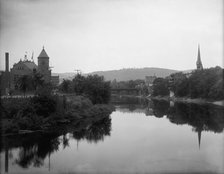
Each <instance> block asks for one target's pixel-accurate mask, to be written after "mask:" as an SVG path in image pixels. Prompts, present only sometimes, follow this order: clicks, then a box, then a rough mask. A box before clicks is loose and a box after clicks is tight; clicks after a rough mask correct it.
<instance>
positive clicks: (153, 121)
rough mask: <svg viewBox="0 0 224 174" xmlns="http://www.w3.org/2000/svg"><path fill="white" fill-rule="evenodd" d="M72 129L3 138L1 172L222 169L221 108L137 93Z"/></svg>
mask: <svg viewBox="0 0 224 174" xmlns="http://www.w3.org/2000/svg"><path fill="white" fill-rule="evenodd" d="M113 103H114V105H115V107H116V110H115V111H114V112H113V113H112V114H111V115H110V118H106V119H103V120H100V121H97V122H95V123H94V124H93V125H91V126H85V127H84V128H77V129H76V130H75V131H73V132H68V133H63V134H62V135H61V134H58V133H49V134H47V135H46V134H40V133H38V134H32V135H26V136H20V137H18V136H17V137H11V138H10V137H9V138H4V139H3V141H7V142H6V143H5V145H4V146H1V173H16V174H18V173H50V174H51V173H66V174H67V173H68V174H72V173H144V174H145V173H203V174H204V173H224V133H223V129H224V116H223V108H220V107H216V106H211V105H196V104H181V103H175V104H173V103H167V102H165V101H162V102H161V101H160V102H159V101H147V100H143V99H138V98H122V97H121V98H116V99H113Z"/></svg>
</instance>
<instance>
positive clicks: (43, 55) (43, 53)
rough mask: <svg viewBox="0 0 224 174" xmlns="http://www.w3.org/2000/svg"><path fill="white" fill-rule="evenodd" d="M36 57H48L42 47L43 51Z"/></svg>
mask: <svg viewBox="0 0 224 174" xmlns="http://www.w3.org/2000/svg"><path fill="white" fill-rule="evenodd" d="M38 57H41V58H49V56H48V55H47V53H46V51H45V49H44V47H43V49H42V51H41V53H40V55H39V56H38Z"/></svg>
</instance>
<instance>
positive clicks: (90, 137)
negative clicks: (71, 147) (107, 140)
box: [73, 117, 111, 143]
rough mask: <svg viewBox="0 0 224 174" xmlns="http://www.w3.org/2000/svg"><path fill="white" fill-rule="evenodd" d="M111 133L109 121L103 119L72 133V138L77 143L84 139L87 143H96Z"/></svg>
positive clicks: (106, 118)
mask: <svg viewBox="0 0 224 174" xmlns="http://www.w3.org/2000/svg"><path fill="white" fill-rule="evenodd" d="M110 131H111V119H110V118H109V117H105V118H103V119H101V120H98V121H93V122H92V123H91V124H90V125H88V126H87V127H86V129H80V130H76V131H74V132H73V137H74V138H75V139H76V140H77V141H79V140H81V139H86V140H87V141H89V142H94V143H97V142H98V141H103V140H104V137H105V136H109V135H110Z"/></svg>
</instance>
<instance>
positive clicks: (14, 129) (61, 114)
mask: <svg viewBox="0 0 224 174" xmlns="http://www.w3.org/2000/svg"><path fill="white" fill-rule="evenodd" d="M1 111H2V113H3V116H2V119H1V128H0V129H1V130H0V131H1V135H2V136H7V135H13V134H14V135H15V134H28V133H32V132H48V131H54V130H58V129H61V128H63V127H69V126H71V127H72V126H75V125H76V124H77V123H80V122H83V121H84V122H88V123H91V122H94V121H96V120H101V119H103V118H105V117H109V115H110V114H111V112H112V111H114V107H113V106H111V105H107V104H95V105H93V104H92V102H91V101H90V100H89V99H88V98H86V97H83V96H67V97H63V96H50V97H34V98H16V99H15V98H11V99H3V100H2V102H1ZM63 129H64V128H63Z"/></svg>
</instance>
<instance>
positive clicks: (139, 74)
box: [53, 68, 178, 82]
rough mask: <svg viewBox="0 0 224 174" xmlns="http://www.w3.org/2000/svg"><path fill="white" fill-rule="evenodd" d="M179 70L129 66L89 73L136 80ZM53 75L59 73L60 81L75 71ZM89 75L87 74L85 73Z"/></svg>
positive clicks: (124, 79) (118, 79)
mask: <svg viewBox="0 0 224 174" xmlns="http://www.w3.org/2000/svg"><path fill="white" fill-rule="evenodd" d="M175 72H178V71H176V70H171V69H163V68H129V69H120V70H110V71H95V72H92V73H89V74H98V75H100V76H104V78H105V80H111V81H112V80H114V79H116V80H117V81H127V80H136V79H145V76H153V75H155V76H157V77H166V76H169V75H170V74H172V73H175ZM53 75H59V79H60V82H62V80H63V79H69V80H71V79H72V78H73V77H74V76H75V73H73V72H68V73H53ZM85 75H87V74H85Z"/></svg>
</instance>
